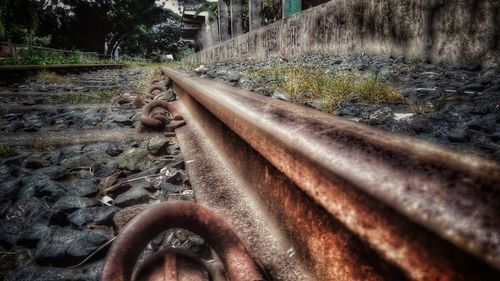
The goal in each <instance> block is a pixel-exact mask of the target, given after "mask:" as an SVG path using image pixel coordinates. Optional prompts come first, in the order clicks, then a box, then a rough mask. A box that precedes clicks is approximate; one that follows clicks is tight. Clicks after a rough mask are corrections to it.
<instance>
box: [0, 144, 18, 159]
mask: <svg viewBox="0 0 500 281" xmlns="http://www.w3.org/2000/svg"><path fill="white" fill-rule="evenodd" d="M14 155H16V153H15V151H14V149H12V147H11V146H10V145H8V144H6V143H0V157H4V158H7V157H11V156H14Z"/></svg>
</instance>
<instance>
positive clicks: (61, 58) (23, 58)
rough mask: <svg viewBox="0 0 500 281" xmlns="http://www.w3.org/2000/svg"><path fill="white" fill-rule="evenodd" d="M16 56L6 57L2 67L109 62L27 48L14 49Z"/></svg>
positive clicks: (78, 54) (79, 55) (107, 61)
mask: <svg viewBox="0 0 500 281" xmlns="http://www.w3.org/2000/svg"><path fill="white" fill-rule="evenodd" d="M16 49H17V50H16V56H15V57H8V58H7V59H5V60H4V61H0V64H3V65H15V64H20V65H26V64H35V65H49V64H100V63H109V62H110V60H103V59H99V57H97V56H94V55H87V54H84V53H81V52H72V53H65V52H60V51H56V50H41V49H32V50H31V51H29V50H28V48H16Z"/></svg>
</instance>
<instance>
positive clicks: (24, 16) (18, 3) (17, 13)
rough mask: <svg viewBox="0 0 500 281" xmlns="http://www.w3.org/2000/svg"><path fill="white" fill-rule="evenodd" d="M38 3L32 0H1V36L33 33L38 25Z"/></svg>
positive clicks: (8, 36)
mask: <svg viewBox="0 0 500 281" xmlns="http://www.w3.org/2000/svg"><path fill="white" fill-rule="evenodd" d="M36 11H37V3H35V2H33V1H31V0H0V37H7V38H10V37H11V36H13V35H16V34H17V33H26V34H31V35H32V34H33V33H34V32H35V31H36V29H37V27H38V15H37V12H36Z"/></svg>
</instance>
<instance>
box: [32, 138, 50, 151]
mask: <svg viewBox="0 0 500 281" xmlns="http://www.w3.org/2000/svg"><path fill="white" fill-rule="evenodd" d="M52 148H53V147H52V145H50V144H49V143H48V142H47V141H45V140H44V139H42V138H37V139H35V140H34V142H33V143H32V144H31V149H33V150H35V151H49V150H51V149H52Z"/></svg>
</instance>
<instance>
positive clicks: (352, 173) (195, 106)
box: [163, 69, 500, 280]
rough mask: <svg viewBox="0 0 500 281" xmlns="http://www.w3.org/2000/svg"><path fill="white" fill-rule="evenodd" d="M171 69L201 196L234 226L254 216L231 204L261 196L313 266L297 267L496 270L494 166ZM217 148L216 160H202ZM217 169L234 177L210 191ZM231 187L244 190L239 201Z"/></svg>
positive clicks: (332, 271) (356, 273)
mask: <svg viewBox="0 0 500 281" xmlns="http://www.w3.org/2000/svg"><path fill="white" fill-rule="evenodd" d="M163 72H164V73H165V74H166V75H167V76H168V77H169V78H170V79H171V80H172V81H173V83H174V89H175V91H176V93H177V94H178V96H179V98H180V102H179V104H177V107H178V110H179V112H180V113H181V115H182V116H183V117H184V118H185V120H186V123H187V126H186V127H183V128H180V129H177V130H176V133H177V134H178V138H179V139H180V144H181V149H182V151H183V154H184V156H185V158H186V159H187V167H188V171H189V174H190V178H191V181H192V183H193V188H194V190H195V193H196V194H197V198H198V199H199V201H200V203H202V204H205V205H207V206H209V207H211V208H214V209H216V210H217V211H218V212H219V213H221V214H223V215H225V216H227V217H230V218H231V219H232V220H233V224H235V225H238V224H239V223H247V222H248V221H247V220H245V219H244V218H243V219H242V218H238V215H241V214H242V213H241V210H238V209H237V208H235V207H234V206H238V205H241V204H245V203H244V202H243V203H242V200H243V201H245V200H246V201H248V202H251V203H247V205H248V206H251V205H252V204H256V203H255V202H258V204H259V206H257V207H256V206H253V207H254V209H255V210H256V211H255V212H256V213H259V215H258V216H261V218H260V220H262V221H263V222H268V223H269V228H271V229H272V232H274V233H279V234H280V235H281V236H280V235H277V236H280V237H284V240H285V242H280V243H282V244H285V245H290V244H291V245H292V246H293V249H294V251H296V252H297V254H298V258H297V259H298V261H299V263H300V264H301V265H303V267H304V268H307V269H309V270H307V269H306V270H304V272H306V273H300V274H305V275H307V274H308V273H310V274H311V275H310V276H313V277H312V278H313V279H314V278H319V279H325V280H326V279H328V280H380V279H401V278H402V279H414V280H471V278H472V279H478V278H479V279H481V280H490V279H497V278H499V276H500V275H499V272H498V269H500V167H499V166H498V165H497V164H495V163H493V162H489V161H487V160H484V159H481V158H477V157H474V156H470V155H465V154H461V153H457V152H455V151H451V150H448V149H445V148H442V147H438V146H435V145H432V144H429V143H426V142H422V141H418V140H415V139H412V138H408V137H403V136H399V135H395V134H392V133H388V132H384V131H381V130H378V129H375V128H371V127H368V126H365V125H362V124H359V123H354V122H350V121H347V120H344V119H342V118H338V117H335V116H332V115H328V114H325V113H321V112H317V111H314V110H311V109H307V108H303V107H299V106H296V105H293V104H289V103H286V102H282V101H277V100H273V99H270V98H267V97H262V96H258V95H255V94H252V93H249V92H246V91H243V90H239V89H235V88H233V87H229V86H226V85H223V84H221V83H217V82H214V81H208V80H204V79H200V78H196V77H190V76H187V75H184V74H181V73H178V72H176V71H173V70H169V69H163ZM207 147H209V148H208V149H207ZM210 150H212V151H215V153H214V152H210ZM200 153H201V154H202V155H204V156H200ZM203 153H205V154H203ZM196 154H198V155H196ZM214 154H216V155H217V156H216V158H218V159H219V160H220V163H218V164H213V165H211V164H206V163H200V162H202V161H206V160H207V159H208V158H210V157H213V156H214ZM190 161H192V162H190ZM213 161H215V160H210V161H208V162H213ZM216 165H222V166H224V167H223V168H216V167H215V166H216ZM210 167H211V168H212V170H209V171H210V172H212V173H214V171H215V173H217V169H222V170H223V171H221V172H222V173H223V174H225V177H226V178H227V177H230V178H231V182H224V180H223V177H221V178H219V180H221V181H222V182H219V184H218V185H219V187H212V188H211V190H209V189H208V188H206V186H207V185H208V184H207V183H206V182H207V180H208V182H209V184H211V185H214V184H215V186H217V182H216V181H214V180H211V179H210V178H207V177H206V176H205V175H204V173H206V171H207V169H209V168H210ZM200 170H201V171H203V172H200ZM211 178H214V176H213V175H212V176H211ZM229 188H232V191H228V190H229ZM235 190H236V191H235ZM215 191H217V192H215ZM231 192H235V193H236V194H238V195H239V196H235V198H231V195H228V194H231ZM207 193H212V194H211V195H207ZM213 193H217V195H214V194H213ZM236 197H241V198H243V197H245V198H250V199H241V198H236ZM234 209H236V210H234ZM257 209H258V210H257ZM238 231H239V232H241V233H242V235H243V236H244V237H245V236H246V235H250V234H251V231H248V230H245V229H243V228H242V227H239V228H238ZM254 234H255V233H254ZM243 242H244V243H246V246H247V248H249V250H250V253H251V254H252V255H253V256H254V258H255V259H256V260H258V261H259V262H260V263H262V264H264V267H266V268H270V269H271V270H272V271H274V273H275V274H276V276H275V278H276V279H282V278H281V277H280V276H288V275H287V274H286V273H284V272H281V273H280V271H285V269H283V268H286V266H283V265H281V264H280V263H279V262H276V261H272V259H270V258H269V257H266V254H265V253H264V249H263V248H265V247H263V246H262V245H258V244H262V243H264V244H265V242H255V241H252V239H251V237H246V239H245V238H243ZM271 244H272V243H271ZM278 244H279V243H278ZM277 248H280V247H279V246H277ZM297 274H299V273H297ZM300 274H299V275H300ZM287 278H288V277H286V278H285V279H287ZM299 279H300V278H299ZM299 279H297V280H299Z"/></svg>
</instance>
